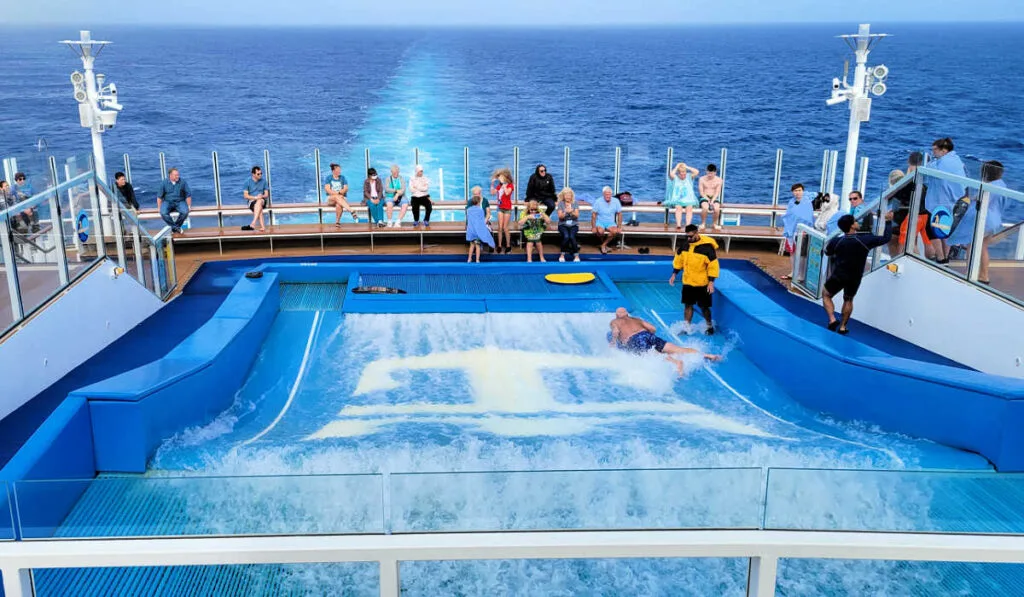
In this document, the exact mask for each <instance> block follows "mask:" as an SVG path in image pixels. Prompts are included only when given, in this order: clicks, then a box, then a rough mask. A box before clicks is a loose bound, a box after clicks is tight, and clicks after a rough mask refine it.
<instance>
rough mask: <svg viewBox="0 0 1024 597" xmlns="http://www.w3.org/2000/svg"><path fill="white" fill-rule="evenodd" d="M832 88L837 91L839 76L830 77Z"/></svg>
mask: <svg viewBox="0 0 1024 597" xmlns="http://www.w3.org/2000/svg"><path fill="white" fill-rule="evenodd" d="M832 90H833V91H839V77H834V78H833V79H832Z"/></svg>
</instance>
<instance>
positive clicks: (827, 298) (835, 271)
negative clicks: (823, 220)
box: [821, 212, 892, 336]
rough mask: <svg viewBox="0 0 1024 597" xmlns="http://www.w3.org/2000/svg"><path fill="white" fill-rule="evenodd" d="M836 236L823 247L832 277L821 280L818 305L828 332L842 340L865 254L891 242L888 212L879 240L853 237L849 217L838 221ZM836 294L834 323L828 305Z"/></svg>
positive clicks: (853, 226)
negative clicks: (838, 300)
mask: <svg viewBox="0 0 1024 597" xmlns="http://www.w3.org/2000/svg"><path fill="white" fill-rule="evenodd" d="M839 229H840V230H842V231H843V234H841V235H840V236H835V237H832V239H831V240H830V241H828V244H827V245H825V254H826V255H828V256H829V258H830V259H831V270H832V273H831V274H830V275H829V277H828V280H825V290H823V291H822V293H821V304H822V306H823V307H825V312H826V313H828V329H830V330H832V331H838V332H839V333H840V334H843V335H844V336H845V335H846V334H848V333H849V332H850V330H848V329H846V324H848V323H849V322H850V316H851V315H853V297H854V296H855V295H856V294H857V289H858V288H860V281H861V278H863V277H864V265H865V264H866V263H867V261H868V253H870V252H871V249H874V248H875V247H881V246H882V245H884V244H887V243H888V242H889V239H891V238H892V212H889V213H887V214H886V215H885V233H884V234H882V236H875V235H873V234H857V231H858V230H860V224H858V223H857V220H856V219H855V218H854V217H853V216H852V215H850V214H846V215H845V216H843V217H841V218H839ZM839 291H842V292H843V314H842V321H839V320H837V319H836V305H835V303H833V302H832V297H834V296H835V295H836V294H837V293H838V292H839Z"/></svg>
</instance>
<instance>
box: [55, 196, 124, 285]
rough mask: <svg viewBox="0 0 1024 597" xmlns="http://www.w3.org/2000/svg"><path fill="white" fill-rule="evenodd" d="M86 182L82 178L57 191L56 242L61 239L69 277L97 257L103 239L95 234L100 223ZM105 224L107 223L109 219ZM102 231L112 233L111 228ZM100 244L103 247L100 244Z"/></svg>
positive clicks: (95, 198)
mask: <svg viewBox="0 0 1024 597" xmlns="http://www.w3.org/2000/svg"><path fill="white" fill-rule="evenodd" d="M90 186H91V185H90V184H89V182H88V181H84V182H82V183H80V184H75V185H73V186H71V187H70V188H68V189H66V190H63V191H60V192H59V193H58V194H57V202H58V204H59V205H60V226H58V227H57V228H58V233H59V234H58V236H59V238H60V242H63V243H64V252H65V253H66V255H67V260H68V273H69V275H70V278H71V279H74V278H75V277H76V276H77V275H78V274H79V273H81V272H82V271H84V270H85V269H86V268H88V267H89V266H90V265H92V263H93V262H94V261H96V260H97V259H98V258H99V255H100V253H99V250H100V246H101V244H102V243H103V238H102V237H101V236H100V234H99V230H100V223H99V222H98V220H97V217H96V214H97V207H98V205H97V204H98V199H99V197H94V196H93V194H92V193H91V192H90ZM106 227H110V222H109V220H108V222H107V226H106ZM106 227H105V228H106ZM104 230H105V229H104ZM105 232H106V233H108V234H110V235H111V236H113V234H112V232H110V231H106V230H105ZM111 246H112V245H111ZM103 248H104V249H106V248H107V247H106V246H105V245H104V247H103Z"/></svg>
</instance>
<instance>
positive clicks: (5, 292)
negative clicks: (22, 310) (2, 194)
mask: <svg viewBox="0 0 1024 597" xmlns="http://www.w3.org/2000/svg"><path fill="white" fill-rule="evenodd" d="M9 226H10V222H9V221H8V219H7V212H5V211H0V233H3V234H6V233H7V232H6V231H7V230H9V229H10V228H9ZM9 272H10V270H9V268H8V267H7V261H6V257H5V256H4V251H0V333H3V332H4V331H5V330H7V329H8V328H10V327H11V326H12V325H14V324H15V323H16V321H15V317H14V306H13V304H12V303H11V299H12V298H13V297H12V296H11V284H10V282H11V279H10V273H9Z"/></svg>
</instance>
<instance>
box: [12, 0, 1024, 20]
mask: <svg viewBox="0 0 1024 597" xmlns="http://www.w3.org/2000/svg"><path fill="white" fill-rule="evenodd" d="M4 4H8V6H6V7H4V9H3V10H0V22H4V23H29V24H61V25H75V26H77V25H82V26H85V25H90V26H92V25H97V24H115V23H116V24H145V25H154V24H175V25H181V24H188V25H204V26H217V25H239V26H240V25H252V24H260V25H266V26H272V25H279V26H290V25H322V26H339V25H359V26H383V25H395V26H409V25H423V26H431V25H438V26H466V25H495V24H505V25H509V26H529V25H533V24H537V23H541V24H544V25H547V26H564V25H630V24H631V25H678V24H688V23H770V22H776V23H777V22H844V23H859V22H880V23H881V22H896V21H901V22H906V21H911V22H924V21H928V22H934V21H944V22H949V21H1021V20H1024V0H970V1H966V0H553V1H552V0H519V1H511V0H491V1H477V0H432V1H427V2H425V1H424V0H375V1H368V0H355V1H353V0H347V1H340V0H333V1H332V0H283V1H282V0H169V1H167V2H152V1H145V0H87V1H82V0H5V2H4Z"/></svg>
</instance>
